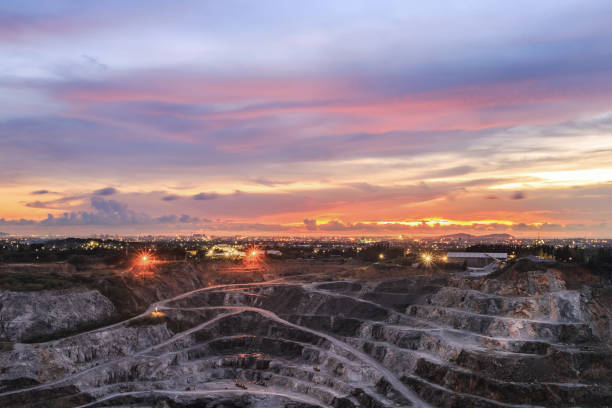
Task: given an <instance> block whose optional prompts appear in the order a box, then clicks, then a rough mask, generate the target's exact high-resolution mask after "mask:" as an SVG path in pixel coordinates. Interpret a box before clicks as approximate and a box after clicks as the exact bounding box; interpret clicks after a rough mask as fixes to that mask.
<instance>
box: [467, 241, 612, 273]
mask: <svg viewBox="0 0 612 408" xmlns="http://www.w3.org/2000/svg"><path fill="white" fill-rule="evenodd" d="M465 251H466V252H507V253H509V254H514V255H515V256H516V258H521V257H526V256H529V255H534V256H544V257H548V258H552V259H554V260H555V261H557V262H558V263H562V264H573V265H581V266H585V267H586V268H588V269H589V270H590V271H591V272H592V273H594V274H596V275H599V276H602V277H604V278H607V279H610V278H612V248H611V247H600V248H580V247H576V246H574V247H572V246H569V245H565V246H562V247H554V246H552V245H536V246H529V247H528V246H524V245H502V244H494V245H473V246H470V247H468V248H467V249H466V250H465ZM549 266H550V265H549ZM519 267H520V265H519ZM539 267H540V268H541V267H544V266H541V265H540V266H539Z"/></svg>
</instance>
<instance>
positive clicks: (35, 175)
mask: <svg viewBox="0 0 612 408" xmlns="http://www.w3.org/2000/svg"><path fill="white" fill-rule="evenodd" d="M525 10H529V12H528V13H526V12H525ZM610 15H612V4H611V3H610V2H606V1H585V2H576V1H554V2H553V1H542V2H538V3H537V4H533V3H530V2H524V1H517V2H513V3H512V4H506V3H497V4H494V3H493V2H487V3H485V2H476V1H463V2H458V1H456V2H455V1H449V2H444V3H439V4H438V5H426V4H423V3H415V4H408V3H407V2H401V1H397V2H396V1H384V2H355V1H350V2H348V1H346V2H343V1H340V2H333V3H332V4H330V3H329V2H317V1H315V2H308V3H304V4H300V3H296V2H282V1H277V2H276V1H262V2H243V1H228V2H218V3H214V2H212V3H206V2H189V1H188V2H181V3H180V4H177V3H176V2H170V1H159V0H154V1H149V2H146V3H144V2H130V3H125V2H119V1H108V2H103V3H94V2H74V1H60V0H58V1H52V2H44V3H40V2H35V1H19V2H12V1H9V2H4V3H2V4H0V67H2V69H0V172H1V174H2V175H3V176H2V177H1V178H0V232H7V233H23V234H30V233H36V234H41V235H42V234H74V235H87V234H96V233H112V234H114V233H117V234H136V233H143V234H158V233H159V234H173V233H190V232H199V233H208V234H215V235H223V234H253V235H259V234H261V235H265V234H276V235H300V234H318V235H324V234H329V235H376V236H382V235H397V234H405V235H414V236H424V235H444V234H452V233H457V232H466V233H471V234H476V235H484V234H489V233H509V234H512V235H514V236H519V237H522V236H531V237H535V236H542V237H572V236H585V237H603V238H609V236H610V234H609V231H610V221H611V219H612V207H610V202H611V200H610V198H611V197H612V104H611V102H610V101H612V98H610V96H612V49H611V48H610V46H609V44H610V43H611V41H612V28H611V27H610V24H609V21H608V20H609V16H610Z"/></svg>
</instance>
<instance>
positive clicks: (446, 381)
mask: <svg viewBox="0 0 612 408" xmlns="http://www.w3.org/2000/svg"><path fill="white" fill-rule="evenodd" d="M566 275H567V274H564V273H562V272H560V271H558V270H555V269H553V268H549V269H547V270H527V271H524V272H517V271H508V272H507V273H506V275H504V274H501V275H499V274H498V275H497V276H495V277H468V276H465V275H462V274H453V273H442V272H440V273H439V274H438V273H427V274H423V273H422V272H419V271H416V270H415V271H411V272H410V273H407V274H406V276H402V277H394V278H384V277H383V278H376V279H352V278H350V277H346V276H343V277H342V278H341V279H336V278H334V277H333V276H332V277H330V276H326V277H325V279H318V277H317V276H309V277H307V278H306V277H300V276H294V277H291V278H289V277H276V278H275V279H267V280H263V279H262V280H261V281H259V282H251V283H231V284H223V283H222V284H213V285H207V284H206V283H205V282H204V280H203V279H201V278H193V279H187V281H186V282H189V284H186V283H185V284H184V285H179V288H177V286H176V285H175V286H173V288H174V289H173V291H163V290H159V287H157V288H156V289H150V288H149V289H148V291H149V292H147V293H148V295H147V296H148V299H151V302H150V303H149V306H148V308H147V309H146V310H145V311H144V312H142V313H140V314H138V315H136V316H134V317H131V318H129V319H127V320H121V321H117V322H114V323H112V324H109V325H106V326H102V327H98V328H94V329H91V330H87V331H84V332H80V333H71V334H69V335H67V336H65V337H61V338H57V339H54V340H49V341H45V342H32V341H29V342H28V343H25V342H23V341H24V338H26V337H29V338H32V335H33V334H41V333H43V334H45V333H52V332H53V331H54V330H60V329H61V330H65V329H66V328H69V327H71V325H72V327H79V326H78V324H77V323H78V322H80V321H83V320H87V319H89V320H100V319H103V318H105V317H107V316H108V315H110V314H112V313H113V308H117V307H118V306H117V301H116V300H115V301H114V302H111V301H110V300H109V299H107V297H105V296H104V295H103V293H104V290H101V291H97V290H95V289H92V288H88V289H87V290H83V289H82V288H81V289H78V290H77V289H64V290H60V291H43V292H10V291H3V292H1V293H0V305H1V308H0V314H1V316H2V331H1V332H0V335H1V336H2V339H1V340H2V341H4V343H3V344H4V345H5V346H3V349H2V352H1V353H0V387H1V388H0V407H32V408H34V407H48V408H59V407H62V408H63V407H83V408H85V407H91V408H94V407H155V408H161V407H173V408H175V407H193V408H195V407H253V408H256V407H261V408H263V407H270V408H274V407H287V408H289V407H291V408H306V407H336V408H353V407H368V408H382V407H389V408H399V407H487V408H488V407H526V406H544V407H576V406H579V407H607V406H612V384H611V383H612V353H611V350H612V348H611V346H612V344H611V340H610V339H611V336H610V334H611V326H610V310H611V306H612V305H611V303H612V301H611V299H610V294H611V293H612V292H610V287H609V285H605V284H604V285H602V284H601V283H598V284H576V283H575V282H574V283H572V282H569V280H568V279H567V276H566ZM183 277H184V276H183ZM180 287H183V288H187V289H189V290H185V291H184V293H177V292H180V290H179V289H180ZM107 290H108V288H107ZM133 291H134V292H135V291H136V289H133ZM172 292H174V293H172ZM169 293H170V295H168V296H164V295H167V294H169ZM28 297H29V299H28ZM36 331H38V333H36Z"/></svg>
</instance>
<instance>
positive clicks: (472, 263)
mask: <svg viewBox="0 0 612 408" xmlns="http://www.w3.org/2000/svg"><path fill="white" fill-rule="evenodd" d="M446 259H447V260H448V262H452V263H458V264H463V263H464V262H465V263H466V264H467V266H469V267H472V268H482V267H483V266H487V265H489V264H491V263H493V262H504V261H506V260H507V259H508V254H507V253H505V252H448V253H447V254H446Z"/></svg>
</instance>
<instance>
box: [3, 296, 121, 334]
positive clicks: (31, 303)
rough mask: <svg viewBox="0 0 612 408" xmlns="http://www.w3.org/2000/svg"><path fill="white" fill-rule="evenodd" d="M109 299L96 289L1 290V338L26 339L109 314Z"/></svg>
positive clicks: (72, 326)
mask: <svg viewBox="0 0 612 408" xmlns="http://www.w3.org/2000/svg"><path fill="white" fill-rule="evenodd" d="M114 310H115V307H114V306H113V304H112V302H111V301H110V300H108V299H107V298H106V297H104V296H102V295H101V294H100V292H98V291H97V290H85V291H69V292H66V291H38V292H10V291H0V341H23V340H25V339H28V338H31V337H35V336H43V335H49V334H53V333H55V332H58V331H62V330H70V329H74V328H76V327H78V326H79V325H82V324H84V323H90V322H95V321H100V320H104V319H107V318H108V317H110V316H111V315H112V314H113V312H114Z"/></svg>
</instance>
